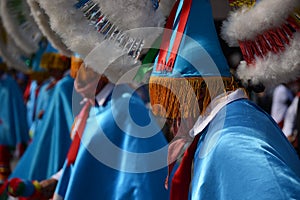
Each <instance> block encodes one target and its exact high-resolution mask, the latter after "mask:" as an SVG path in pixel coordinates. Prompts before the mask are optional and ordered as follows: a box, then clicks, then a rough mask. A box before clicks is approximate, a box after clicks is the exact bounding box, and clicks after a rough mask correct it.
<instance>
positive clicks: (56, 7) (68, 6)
mask: <svg viewBox="0 0 300 200" xmlns="http://www.w3.org/2000/svg"><path fill="white" fill-rule="evenodd" d="M37 1H39V3H40V5H41V7H42V8H44V9H45V12H46V13H47V14H48V16H49V18H50V23H51V27H52V28H53V30H55V31H56V32H57V33H58V34H59V35H60V36H61V37H62V38H63V40H64V42H65V43H66V45H67V46H68V47H69V48H70V49H71V50H73V51H74V52H76V53H78V54H80V55H81V57H82V58H83V59H84V60H85V62H87V63H86V64H88V65H90V66H91V67H92V68H93V69H95V71H97V72H99V73H101V72H102V73H104V74H105V75H106V76H107V77H108V78H109V79H110V80H111V81H112V82H116V81H117V80H118V79H119V78H120V76H121V75H122V74H124V73H126V72H127V71H128V70H129V69H130V68H131V67H133V66H134V65H135V64H136V63H137V61H135V60H133V58H131V57H130V56H127V55H124V52H123V49H121V48H120V47H118V46H117V45H116V44H115V43H114V42H112V41H110V40H105V38H104V36H103V35H102V34H99V33H98V32H97V31H96V30H95V29H94V27H92V26H91V25H89V22H88V21H87V19H86V18H85V17H84V16H83V13H82V12H81V11H80V10H77V9H76V8H75V7H74V5H75V4H76V3H77V1H76V0H52V1H49V0H37ZM94 2H95V3H98V5H100V7H101V12H103V13H104V14H105V16H107V17H108V18H109V20H110V21H111V22H112V23H113V24H115V25H117V26H118V28H119V29H121V30H122V31H126V30H132V29H135V30H136V29H138V28H144V27H161V26H163V25H164V23H165V16H164V15H163V14H162V12H161V11H158V10H157V11H155V10H154V9H153V8H152V2H151V1H150V0H139V1H136V0H126V1H124V0H109V1H107V0H105V1H104V0H95V1H94ZM158 30H159V31H157V30H156V31H152V32H150V33H149V31H143V30H142V31H133V32H131V31H127V33H128V34H129V35H130V37H132V38H142V39H144V41H145V45H147V46H149V44H152V42H153V41H154V40H155V39H156V38H157V37H158V36H159V34H161V32H162V29H161V28H158ZM95 48H96V49H97V51H96V50H94V49H95ZM90 52H93V53H92V56H91V54H89V53H90ZM88 55H89V58H90V60H89V59H85V58H86V56H88ZM103 69H105V72H104V71H103Z"/></svg>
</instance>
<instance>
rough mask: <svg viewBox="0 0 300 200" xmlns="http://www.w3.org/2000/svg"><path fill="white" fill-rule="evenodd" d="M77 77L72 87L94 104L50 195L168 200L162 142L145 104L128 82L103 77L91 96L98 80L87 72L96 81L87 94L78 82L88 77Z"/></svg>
mask: <svg viewBox="0 0 300 200" xmlns="http://www.w3.org/2000/svg"><path fill="white" fill-rule="evenodd" d="M83 70H87V71H91V70H90V69H88V68H87V69H85V68H84V67H81V68H80V72H81V73H82V71H83ZM80 72H79V75H78V77H80ZM89 73H90V72H89ZM93 76H94V77H95V75H93ZM78 77H77V79H76V80H77V81H75V85H76V88H77V91H79V92H80V93H83V94H84V95H83V96H85V97H89V98H90V100H91V101H92V103H91V104H94V106H92V107H91V108H90V111H89V114H88V116H86V117H88V118H87V119H85V121H86V125H85V128H84V132H83V136H82V137H81V142H80V146H79V147H78V148H79V149H77V150H78V152H77V151H76V148H74V143H76V142H75V141H76V136H75V139H74V140H73V143H72V146H71V149H70V152H69V154H68V158H67V160H66V162H65V165H64V167H63V170H62V172H61V173H62V175H61V177H60V179H59V182H58V185H57V188H56V192H55V195H54V199H72V200H76V199H168V192H167V191H166V190H165V189H164V186H163V183H164V179H165V175H166V173H167V169H166V167H165V164H166V161H165V160H164V159H166V149H165V147H166V144H167V143H166V140H165V138H164V136H163V134H162V133H161V132H160V129H159V127H157V125H156V123H155V122H154V121H153V120H154V119H153V117H151V116H150V115H149V111H148V110H147V109H146V107H145V105H144V102H143V101H142V100H141V99H140V97H138V96H137V95H136V94H134V93H133V90H132V89H131V88H130V87H129V86H127V85H113V84H112V83H107V84H106V82H107V79H106V78H105V77H102V78H101V79H100V81H99V85H98V91H99V92H98V93H97V95H96V97H95V99H94V98H91V97H93V96H94V95H93V94H94V91H95V88H96V85H97V83H96V82H95V81H94V80H93V79H92V78H91V77H90V76H87V77H86V78H87V80H90V81H91V82H92V83H90V84H96V85H94V87H92V88H93V89H92V90H91V89H89V90H90V91H88V92H87V90H85V89H81V87H83V88H91V86H90V84H89V86H88V87H86V86H85V84H86V83H85V84H82V83H84V82H86V81H87V80H84V81H82V80H81V81H80V78H78ZM82 77H84V76H82ZM96 77H98V75H96ZM96 80H97V82H98V80H99V79H98V78H97V79H96ZM79 116H80V115H79ZM79 119H83V118H80V117H77V121H80V120H79ZM75 124H76V123H75ZM80 126H81V125H80V124H79V127H78V131H79V130H80ZM75 129H76V125H75ZM73 131H74V130H73ZM149 134H150V135H149ZM78 145H79V143H78ZM74 152H75V154H74ZM154 152H156V153H154ZM151 153H153V156H148V157H147V154H151ZM74 155H75V156H74ZM155 155H156V156H157V157H156V156H155ZM143 156H144V157H143ZM75 158H76V159H75Z"/></svg>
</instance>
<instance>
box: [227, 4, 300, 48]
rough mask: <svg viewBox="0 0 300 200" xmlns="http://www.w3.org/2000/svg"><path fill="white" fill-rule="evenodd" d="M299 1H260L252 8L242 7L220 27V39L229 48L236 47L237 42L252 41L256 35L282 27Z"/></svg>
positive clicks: (231, 14)
mask: <svg viewBox="0 0 300 200" xmlns="http://www.w3.org/2000/svg"><path fill="white" fill-rule="evenodd" d="M299 6H300V1H299V0H284V1H283V0H262V1H260V2H258V3H257V4H256V5H255V6H254V7H253V8H251V9H249V8H246V7H243V8H241V9H239V10H237V11H235V12H232V13H230V15H229V17H228V19H227V20H226V21H224V23H223V27H222V33H221V34H222V37H223V39H225V40H226V41H227V43H228V44H229V45H230V46H238V41H243V40H253V39H255V38H256V36H257V35H258V34H261V33H263V32H265V31H266V30H268V29H271V28H274V27H278V26H280V25H282V24H283V23H284V22H285V20H286V19H287V17H288V15H289V14H291V13H292V12H293V11H294V10H295V8H297V7H299Z"/></svg>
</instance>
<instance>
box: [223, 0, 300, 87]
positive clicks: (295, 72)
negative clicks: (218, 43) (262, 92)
mask: <svg viewBox="0 0 300 200" xmlns="http://www.w3.org/2000/svg"><path fill="white" fill-rule="evenodd" d="M229 3H230V6H232V8H233V11H232V12H231V13H230V16H229V17H228V19H227V20H226V21H225V22H224V23H223V30H222V37H223V38H224V39H225V40H226V41H227V42H228V44H229V45H230V46H238V45H239V46H240V48H241V50H242V53H243V56H244V60H245V61H242V62H241V63H240V65H239V66H238V69H237V75H238V77H239V78H240V79H242V80H244V81H245V82H248V81H249V80H250V81H251V82H252V83H253V84H257V83H262V84H264V85H265V86H267V87H268V86H272V85H275V84H279V83H285V82H289V81H292V80H294V79H297V78H299V76H300V60H299V58H300V45H299V43H300V12H299V8H300V1H299V0H284V1H282V0H261V1H255V0H244V1H242V3H241V1H235V0H229ZM241 5H242V6H241Z"/></svg>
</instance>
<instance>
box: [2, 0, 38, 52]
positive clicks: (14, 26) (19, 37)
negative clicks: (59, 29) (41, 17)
mask: <svg viewBox="0 0 300 200" xmlns="http://www.w3.org/2000/svg"><path fill="white" fill-rule="evenodd" d="M8 1H9V0H1V1H0V12H1V17H2V23H3V25H4V27H5V29H6V31H7V33H8V34H9V35H11V37H12V38H13V39H14V40H15V43H16V44H17V45H18V46H19V48H21V49H22V50H23V51H24V52H25V53H26V54H27V55H30V54H32V53H34V52H36V51H37V50H38V41H35V40H33V38H31V35H28V34H27V33H26V32H25V31H24V30H22V28H21V27H20V25H19V22H18V21H17V20H16V19H15V18H14V16H13V14H12V13H10V9H9V8H8V7H7V4H8ZM22 3H23V4H24V5H25V3H26V2H22ZM24 5H22V7H23V9H24V12H29V9H28V10H27V11H26V8H27V7H26V6H24ZM26 20H28V19H26ZM27 22H28V23H30V22H32V21H31V20H28V21H27ZM33 26H34V25H33ZM37 31H38V29H37Z"/></svg>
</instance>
